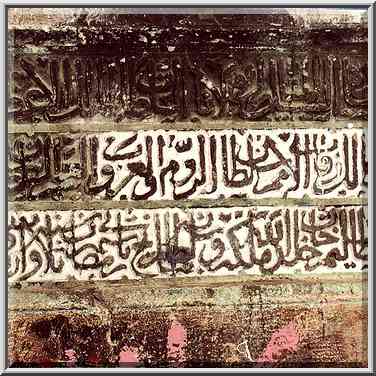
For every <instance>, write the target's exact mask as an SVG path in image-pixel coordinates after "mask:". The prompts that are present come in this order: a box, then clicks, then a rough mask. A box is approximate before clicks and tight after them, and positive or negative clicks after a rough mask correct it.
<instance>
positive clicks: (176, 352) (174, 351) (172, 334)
mask: <svg viewBox="0 0 376 376" xmlns="http://www.w3.org/2000/svg"><path fill="white" fill-rule="evenodd" d="M186 341H187V331H186V329H185V328H184V326H183V325H182V324H180V322H179V321H177V320H175V319H174V320H173V321H172V323H171V327H170V329H169V331H168V334H167V351H168V358H170V359H175V360H176V361H179V362H183V361H184V360H185V352H184V346H185V343H186Z"/></svg>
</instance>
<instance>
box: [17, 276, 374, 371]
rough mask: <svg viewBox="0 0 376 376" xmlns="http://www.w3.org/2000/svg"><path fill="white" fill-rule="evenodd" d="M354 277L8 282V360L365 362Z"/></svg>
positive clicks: (363, 317) (360, 295) (363, 314)
mask: <svg viewBox="0 0 376 376" xmlns="http://www.w3.org/2000/svg"><path fill="white" fill-rule="evenodd" d="M364 278H365V277H363V279H362V278H361V277H360V276H354V275H352V276H350V275H345V276H340V275H337V276H334V275H331V276H325V277H321V278H317V277H316V278H312V279H306V278H302V277H301V278H298V277H295V278H291V277H289V278H286V277H284V278H274V279H265V278H264V279H259V280H257V279H254V278H253V279H252V278H249V277H248V279H247V278H246V277H242V278H234V277H233V278H232V279H226V278H222V279H218V278H217V279H215V280H213V279H211V280H209V279H207V280H203V279H199V280H197V279H196V280H190V281H189V280H185V281H183V282H182V281H180V282H175V283H172V282H171V281H165V282H164V283H158V282H153V283H151V282H146V284H144V285H143V284H113V285H111V284H92V286H91V287H88V286H87V285H85V284H76V285H75V284H65V285H59V284H52V285H51V286H50V287H48V286H47V285H42V286H41V287H36V286H35V287H22V288H20V289H11V290H10V298H11V299H10V302H11V303H10V333H11V336H10V338H11V347H10V358H11V362H13V363H14V366H17V365H18V366H21V365H22V364H21V363H22V362H27V363H37V364H40V363H43V362H46V363H48V364H49V365H51V362H52V363H54V362H55V363H56V362H58V363H61V366H63V364H64V363H65V364H67V363H68V365H69V364H70V363H72V362H75V363H76V365H77V363H78V365H81V366H84V365H85V364H86V365H87V364H91V365H96V366H101V365H105V366H111V365H112V366H119V365H120V366H144V367H161V366H188V367H193V366H201V367H208V366H215V367H217V366H236V365H238V366H239V365H241V366H246V367H255V366H258V367H260V366H266V367H281V366H287V365H288V364H290V365H292V366H295V367H296V366H297V367H301V366H303V367H307V366H313V367H332V366H335V367H349V366H355V367H365V366H366V364H367V341H366V340H365V338H366V332H367V327H366V321H367V305H366V303H367V298H366V294H367V291H366V279H364ZM173 284H174V285H175V286H173ZM15 344H17V345H15ZM52 344H53V346H52ZM69 357H70V358H69ZM69 359H70V361H69ZM45 365H47V364H45Z"/></svg>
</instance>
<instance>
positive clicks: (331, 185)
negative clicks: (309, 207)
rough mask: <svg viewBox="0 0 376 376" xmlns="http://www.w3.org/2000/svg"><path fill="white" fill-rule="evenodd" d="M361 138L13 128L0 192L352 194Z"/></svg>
mask: <svg viewBox="0 0 376 376" xmlns="http://www.w3.org/2000/svg"><path fill="white" fill-rule="evenodd" d="M366 146H367V145H366V138H365V134H364V132H363V130H361V129H352V130H338V131H326V130H294V131H284V130H277V131H272V130H263V131H261V130H238V131H235V130H226V131H179V132H178V131H174V132H169V131H139V132H137V133H135V132H121V133H120V132H119V133H101V134H90V135H73V134H72V135H65V134H64V135H45V134H43V135H42V134H40V135H34V136H27V135H17V136H14V137H13V139H11V138H10V141H9V198H10V200H11V201H14V200H15V201H20V200H21V201H22V200H80V199H85V198H89V199H93V198H96V199H106V200H111V199H113V200H130V201H137V200H147V199H150V200H180V199H194V198H207V199H219V198H229V197H244V198H257V197H275V198H278V197H279V198H286V197H289V198H302V197H303V196H304V195H309V196H311V197H338V196H342V197H349V196H353V197H357V196H362V195H366V192H367V150H366V149H367V148H366Z"/></svg>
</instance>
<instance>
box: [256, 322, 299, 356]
mask: <svg viewBox="0 0 376 376" xmlns="http://www.w3.org/2000/svg"><path fill="white" fill-rule="evenodd" d="M298 344H299V335H298V333H297V331H296V328H295V325H294V323H292V322H291V323H289V324H288V325H287V326H285V327H283V328H282V329H279V330H278V331H276V332H275V333H273V335H272V338H271V339H270V341H269V343H268V344H267V346H266V348H265V350H264V352H263V353H262V355H261V356H260V358H259V359H258V362H277V361H278V360H279V358H280V357H281V355H282V353H283V352H285V351H287V352H293V351H295V350H296V349H297V347H298Z"/></svg>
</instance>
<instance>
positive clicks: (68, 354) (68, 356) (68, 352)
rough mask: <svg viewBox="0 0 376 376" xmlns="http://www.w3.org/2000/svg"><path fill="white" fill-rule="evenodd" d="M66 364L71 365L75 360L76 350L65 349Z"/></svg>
mask: <svg viewBox="0 0 376 376" xmlns="http://www.w3.org/2000/svg"><path fill="white" fill-rule="evenodd" d="M65 357H66V359H67V360H66V364H67V366H73V365H74V364H75V363H76V362H77V356H76V352H75V351H74V350H73V349H69V350H65Z"/></svg>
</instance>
